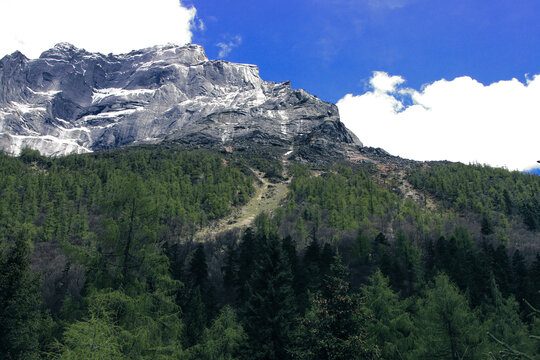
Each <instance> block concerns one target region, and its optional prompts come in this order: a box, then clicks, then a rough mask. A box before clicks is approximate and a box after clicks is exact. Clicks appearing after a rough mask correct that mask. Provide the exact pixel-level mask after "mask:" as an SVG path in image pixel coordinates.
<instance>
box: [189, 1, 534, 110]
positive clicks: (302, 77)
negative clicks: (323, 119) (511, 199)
mask: <svg viewBox="0 0 540 360" xmlns="http://www.w3.org/2000/svg"><path fill="white" fill-rule="evenodd" d="M190 4H192V5H193V6H194V7H195V8H196V9H197V17H198V18H199V19H201V20H202V21H203V22H204V25H205V26H204V28H205V30H204V31H200V30H195V31H194V33H193V34H194V36H193V42H196V43H200V44H202V45H203V46H204V47H205V49H206V51H207V53H208V55H209V57H211V58H217V57H218V54H219V51H220V48H219V47H218V46H216V44H218V43H228V42H230V41H233V40H234V38H235V37H240V38H241V43H240V44H239V45H238V46H237V47H235V48H233V49H232V50H231V52H230V53H229V54H228V55H227V56H224V59H226V60H230V61H234V62H247V63H253V64H257V65H259V67H260V71H261V75H262V77H263V78H264V79H265V80H274V81H283V80H292V83H293V86H294V87H297V88H304V89H306V90H307V91H309V92H311V93H313V94H315V95H317V96H319V97H320V98H322V99H324V100H327V101H331V102H337V101H338V100H339V99H340V98H341V97H343V95H344V94H346V93H357V92H359V91H363V90H366V85H367V83H368V80H369V78H370V77H371V75H372V72H373V71H385V72H387V73H389V74H399V75H400V76H402V77H404V78H405V79H406V80H407V85H408V86H410V87H413V88H416V89H418V88H419V87H420V86H421V85H423V84H426V83H430V82H433V81H436V80H439V79H442V78H445V79H453V78H455V77H458V76H463V75H467V76H470V77H472V78H474V79H476V80H478V81H480V82H481V83H483V84H489V83H492V82H495V81H499V80H510V79H512V78H517V79H519V80H525V74H538V73H540V41H538V39H540V1H537V0H519V1H515V0H514V1H506V0H505V1H501V0H492V1H486V0H452V1H448V0H446V1H440V0H356V1H354V0H311V1H307V0H292V1H226V0H204V1H199V0H192V1H191V2H190ZM233 42H234V41H233ZM236 43H238V42H236Z"/></svg>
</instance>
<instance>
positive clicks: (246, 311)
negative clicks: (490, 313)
mask: <svg viewBox="0 0 540 360" xmlns="http://www.w3.org/2000/svg"><path fill="white" fill-rule="evenodd" d="M258 236H259V239H258V243H259V246H258V248H259V249H258V252H257V259H256V260H255V266H254V270H253V273H252V275H251V278H250V280H249V285H248V289H249V292H248V297H247V302H246V303H245V305H244V307H243V311H242V315H243V316H242V318H243V324H244V329H245V331H246V334H247V335H248V343H247V346H246V349H245V354H246V358H249V359H265V360H273V359H275V360H278V359H280V360H285V359H289V358H290V355H289V353H288V349H289V347H290V345H291V335H292V331H293V329H294V327H295V324H296V317H297V312H296V309H295V306H294V303H295V298H294V292H293V290H292V281H293V277H292V274H291V269H290V265H289V263H288V262H287V258H286V256H285V254H284V252H283V248H282V245H281V243H280V241H279V239H278V238H277V235H275V234H269V235H268V236H265V235H264V234H259V235H258Z"/></svg>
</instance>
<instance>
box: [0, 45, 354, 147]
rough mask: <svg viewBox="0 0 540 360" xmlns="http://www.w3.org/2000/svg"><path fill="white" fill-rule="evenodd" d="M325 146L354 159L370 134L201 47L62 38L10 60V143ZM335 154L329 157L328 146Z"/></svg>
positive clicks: (0, 118)
mask: <svg viewBox="0 0 540 360" xmlns="http://www.w3.org/2000/svg"><path fill="white" fill-rule="evenodd" d="M168 141H173V142H181V143H188V144H191V145H213V146H215V145H230V144H233V145H234V144H238V143H243V144H253V143H258V144H263V145H279V146H287V147H288V146H291V145H298V146H300V147H302V148H304V149H308V150H306V151H304V152H310V151H311V150H312V149H315V152H317V151H318V150H317V149H318V148H320V147H321V146H325V147H326V148H328V149H331V154H330V155H338V156H347V157H351V155H350V153H351V151H352V152H355V151H358V150H359V149H360V148H361V147H362V143H361V142H360V140H359V139H358V138H357V137H356V136H355V135H354V134H353V133H352V132H350V131H349V130H348V129H347V128H346V127H345V126H344V125H343V123H341V121H340V119H339V112H338V109H337V107H336V106H335V105H334V104H331V103H327V102H324V101H322V100H320V99H318V98H317V97H316V96H314V95H311V94H309V93H307V92H306V91H304V90H302V89H299V90H294V89H292V88H291V86H290V82H283V83H275V82H271V81H264V80H262V79H261V78H260V76H259V70H258V67H257V66H256V65H250V64H236V63H230V62H227V61H223V60H209V59H208V58H207V56H206V54H205V52H204V49H203V48H202V47H201V46H199V45H195V44H187V45H183V46H179V45H174V44H169V45H159V46H154V47H150V48H146V49H141V50H134V51H131V52H129V53H127V54H119V55H114V54H108V55H104V54H100V53H91V52H88V51H86V50H84V49H79V48H77V47H75V46H73V45H71V44H69V43H59V44H57V45H56V46H55V47H53V48H52V49H49V50H46V51H45V52H43V53H42V54H41V56H40V57H39V58H38V59H28V58H27V57H26V56H24V55H23V54H22V53H20V52H15V53H13V54H11V55H7V56H5V57H4V58H2V59H1V60H0V149H1V150H3V151H5V152H7V153H10V154H13V155H17V154H18V153H19V152H20V151H21V149H23V148H25V147H29V148H32V149H37V150H39V151H40V152H41V153H42V154H43V155H49V156H50V155H53V156H56V155H65V154H69V153H84V152H91V151H97V150H102V149H110V148H114V147H118V146H124V145H133V144H140V143H160V142H168ZM326 155H329V153H328V151H326Z"/></svg>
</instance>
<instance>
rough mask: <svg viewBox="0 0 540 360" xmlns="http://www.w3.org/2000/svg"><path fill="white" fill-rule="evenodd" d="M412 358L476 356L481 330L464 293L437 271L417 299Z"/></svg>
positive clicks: (454, 358) (462, 357)
mask: <svg viewBox="0 0 540 360" xmlns="http://www.w3.org/2000/svg"><path fill="white" fill-rule="evenodd" d="M418 309H419V310H418V316H417V319H416V327H417V329H418V333H417V338H418V343H417V349H416V351H415V353H414V354H413V358H414V359H425V360H432V359H448V360H460V359H478V358H479V354H478V353H479V344H480V335H481V330H480V327H479V322H478V320H477V318H476V315H475V314H474V313H473V312H472V311H471V309H470V308H469V304H468V302H467V300H466V299H465V297H464V296H463V295H461V294H460V293H459V290H458V288H457V287H456V286H455V285H454V284H452V283H451V282H450V279H448V276H446V275H444V274H439V275H438V276H436V277H435V279H434V283H433V284H432V285H431V286H430V287H429V288H428V289H427V290H426V295H425V297H424V298H421V299H420V300H419V303H418Z"/></svg>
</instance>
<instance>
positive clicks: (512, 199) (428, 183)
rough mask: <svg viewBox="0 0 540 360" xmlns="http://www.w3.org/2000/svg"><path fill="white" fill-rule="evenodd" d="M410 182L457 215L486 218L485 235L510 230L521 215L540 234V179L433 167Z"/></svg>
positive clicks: (486, 169)
mask: <svg viewBox="0 0 540 360" xmlns="http://www.w3.org/2000/svg"><path fill="white" fill-rule="evenodd" d="M409 180H410V181H411V183H412V184H413V185H415V186H416V187H417V188H419V189H422V190H424V191H427V192H429V193H431V194H433V195H434V196H436V197H437V198H439V199H441V200H442V201H443V202H444V203H445V204H447V205H448V206H451V207H452V208H453V209H455V210H457V211H466V210H468V211H472V212H474V213H476V214H479V215H481V216H482V217H483V219H482V232H483V234H485V235H489V234H491V233H493V231H494V227H495V225H498V226H499V227H502V228H503V229H504V228H505V227H507V226H508V220H507V218H508V217H512V216H513V215H519V216H520V217H521V219H522V221H523V223H524V224H525V225H526V226H527V227H528V228H529V229H530V230H533V231H538V230H540V177H539V176H535V175H528V174H522V173H521V172H518V171H513V172H510V171H507V170H505V169H500V168H492V167H489V166H482V165H463V164H459V163H456V164H433V165H432V166H430V167H428V168H426V169H422V170H419V171H418V170H417V171H414V172H411V173H410V174H409Z"/></svg>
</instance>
